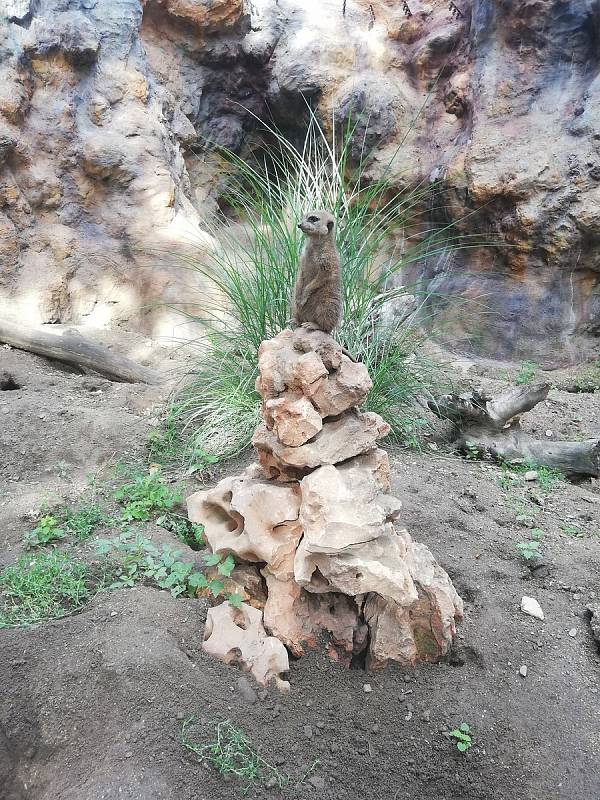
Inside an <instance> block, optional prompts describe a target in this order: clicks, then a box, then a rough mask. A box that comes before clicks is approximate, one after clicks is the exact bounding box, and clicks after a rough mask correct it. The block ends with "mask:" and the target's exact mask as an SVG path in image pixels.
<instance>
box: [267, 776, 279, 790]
mask: <svg viewBox="0 0 600 800" xmlns="http://www.w3.org/2000/svg"><path fill="white" fill-rule="evenodd" d="M276 786H277V778H269V780H268V781H267V782H266V783H265V789H274V788H275V787H276Z"/></svg>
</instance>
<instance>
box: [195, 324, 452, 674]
mask: <svg viewBox="0 0 600 800" xmlns="http://www.w3.org/2000/svg"><path fill="white" fill-rule="evenodd" d="M259 371H260V376H259V378H258V380H257V389H258V391H259V393H260V395H261V397H262V401H263V416H264V424H263V425H261V426H259V428H258V429H257V431H256V434H255V436H254V446H255V448H256V451H257V454H258V458H259V464H254V465H252V466H251V467H249V468H248V469H247V470H246V471H245V472H244V473H243V474H242V475H239V476H236V477H230V478H225V479H224V480H222V481H221V482H220V483H219V484H218V485H217V486H215V487H214V488H213V489H209V490H207V491H203V492H197V493H195V494H194V495H192V496H191V497H190V498H188V514H189V517H190V519H191V520H192V521H193V522H198V523H201V524H203V525H204V526H205V533H206V538H207V541H208V543H209V545H210V547H211V549H212V551H213V552H215V553H219V554H221V555H227V554H229V553H232V554H233V555H234V556H235V558H236V560H238V561H240V560H241V561H243V562H249V563H250V564H255V565H257V566H258V567H259V568H260V571H261V574H262V576H263V578H264V583H265V586H266V600H265V601H264V608H263V619H264V626H265V629H266V631H267V632H268V633H270V634H272V635H273V636H275V637H277V639H279V640H280V641H281V642H283V643H284V644H285V645H286V647H287V648H288V649H289V651H290V652H291V653H292V654H293V655H294V656H301V655H303V653H304V652H305V651H306V648H307V647H312V648H314V647H317V646H319V644H322V645H323V646H324V647H326V648H327V650H328V652H329V654H330V655H331V657H332V658H335V659H337V660H340V661H342V662H344V663H346V664H350V663H351V662H353V661H354V662H356V663H366V665H367V666H368V667H371V668H377V667H382V666H384V665H385V664H386V663H387V661H388V660H389V659H392V660H394V661H398V662H399V663H401V664H404V665H408V664H415V663H416V662H417V661H435V660H438V659H439V658H441V657H442V656H443V655H444V654H445V653H446V652H447V651H448V649H449V647H450V645H451V643H452V639H453V636H454V632H455V620H456V619H458V618H460V617H461V616H462V602H461V600H460V598H459V596H458V595H457V593H456V591H455V589H454V587H453V586H452V583H451V581H450V579H449V578H448V576H447V575H446V573H445V572H444V571H443V569H442V568H441V567H440V566H439V565H438V564H437V563H436V561H435V559H434V558H433V556H432V554H431V553H430V551H429V550H428V549H427V548H426V547H425V546H424V545H420V544H417V543H415V542H413V541H412V539H411V537H410V535H409V533H408V532H407V531H406V530H403V529H399V528H397V527H396V524H395V523H396V521H397V519H398V516H399V514H400V509H401V503H400V501H399V500H397V499H396V498H395V497H393V496H392V495H391V494H390V469H389V461H388V457H387V454H386V452H385V451H384V450H382V449H381V448H380V447H378V444H377V440H378V439H379V438H381V437H382V436H385V435H386V434H387V433H388V431H389V427H388V426H387V425H386V423H385V422H384V421H383V420H382V419H381V417H379V416H378V415H377V414H373V413H368V412H359V411H358V409H357V407H356V406H357V404H359V403H361V402H363V401H364V400H365V399H366V397H367V395H368V392H369V389H370V388H371V382H370V379H369V376H368V373H367V370H366V367H365V366H364V365H363V364H355V363H354V362H352V361H351V360H350V359H349V358H347V356H345V355H344V354H342V351H341V348H340V346H339V345H338V344H337V343H336V342H335V341H334V340H333V339H332V338H331V337H330V336H328V335H327V334H325V333H322V332H321V331H312V332H307V331H306V330H304V329H301V328H300V329H298V330H296V331H294V332H292V331H289V330H285V331H283V332H282V333H280V334H279V335H278V336H276V337H275V338H274V339H271V340H269V341H265V342H263V343H262V345H261V347H260V350H259ZM299 408H300V409H301V413H297V409H299ZM331 412H333V415H330V414H331ZM315 415H317V416H318V418H319V421H320V424H317V423H315V424H312V426H310V425H309V424H308V423H307V420H308V419H311V420H312V419H313V418H314V417H315ZM309 432H312V437H311V438H308V439H307V438H306V436H307V433H309ZM282 439H283V440H284V441H282ZM291 441H293V442H295V444H290V442H291ZM213 636H214V634H213Z"/></svg>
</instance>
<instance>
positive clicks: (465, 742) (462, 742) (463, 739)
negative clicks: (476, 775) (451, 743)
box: [448, 722, 473, 753]
mask: <svg viewBox="0 0 600 800" xmlns="http://www.w3.org/2000/svg"><path fill="white" fill-rule="evenodd" d="M448 736H450V737H452V738H453V739H454V740H455V742H456V748H457V750H460V752H461V753H466V752H467V750H469V749H470V748H471V746H472V745H473V739H472V738H471V728H470V727H469V726H468V725H467V723H466V722H463V723H462V724H461V725H459V726H458V728H455V729H454V730H453V731H450V733H449V734H448Z"/></svg>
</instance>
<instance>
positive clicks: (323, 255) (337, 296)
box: [292, 211, 342, 333]
mask: <svg viewBox="0 0 600 800" xmlns="http://www.w3.org/2000/svg"><path fill="white" fill-rule="evenodd" d="M298 227H299V228H300V230H301V231H302V233H304V234H305V235H306V241H305V242H304V247H303V248H302V253H301V254H300V264H299V267H298V277H297V279H296V288H295V290H294V302H293V312H292V314H293V319H294V322H295V324H296V325H302V327H304V328H308V329H309V330H321V331H324V332H325V333H331V331H332V330H333V329H334V328H335V326H336V325H337V324H338V323H339V322H340V321H341V319H342V279H341V275H340V256H339V253H338V251H337V247H336V246H335V218H334V217H333V215H332V214H330V213H329V212H328V211H309V212H308V214H306V215H305V216H304V217H303V218H302V220H301V221H300V224H299V225H298Z"/></svg>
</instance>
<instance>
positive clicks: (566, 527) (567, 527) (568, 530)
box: [560, 522, 585, 539]
mask: <svg viewBox="0 0 600 800" xmlns="http://www.w3.org/2000/svg"><path fill="white" fill-rule="evenodd" d="M560 529H561V531H562V532H563V533H564V534H565V536H569V537H571V538H574V539H583V537H584V536H585V531H584V530H583V529H582V528H580V527H579V525H575V524H573V523H572V522H564V523H563V524H562V525H561V526H560Z"/></svg>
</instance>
